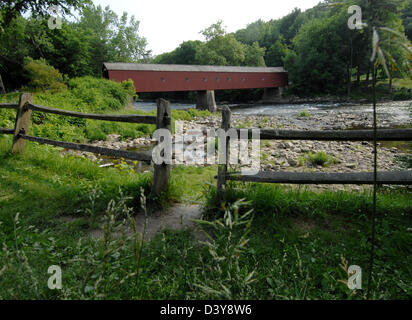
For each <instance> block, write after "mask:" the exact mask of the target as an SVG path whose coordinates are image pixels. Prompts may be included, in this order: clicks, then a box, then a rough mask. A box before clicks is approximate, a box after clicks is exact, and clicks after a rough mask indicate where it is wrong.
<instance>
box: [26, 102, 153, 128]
mask: <svg viewBox="0 0 412 320" xmlns="http://www.w3.org/2000/svg"><path fill="white" fill-rule="evenodd" d="M25 108H26V109H30V110H33V111H40V112H45V113H53V114H57V115H61V116H68V117H76V118H84V119H92V120H106V121H116V122H129V123H144V124H156V117H155V116H142V115H108V114H93V113H80V112H75V111H67V110H62V109H53V108H48V107H43V106H39V105H36V104H31V103H29V104H27V105H26V107H25Z"/></svg>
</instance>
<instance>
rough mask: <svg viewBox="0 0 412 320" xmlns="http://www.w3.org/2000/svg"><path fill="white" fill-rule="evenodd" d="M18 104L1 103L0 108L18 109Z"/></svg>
mask: <svg viewBox="0 0 412 320" xmlns="http://www.w3.org/2000/svg"><path fill="white" fill-rule="evenodd" d="M18 107H19V105H18V104H15V103H0V109H17V108H18Z"/></svg>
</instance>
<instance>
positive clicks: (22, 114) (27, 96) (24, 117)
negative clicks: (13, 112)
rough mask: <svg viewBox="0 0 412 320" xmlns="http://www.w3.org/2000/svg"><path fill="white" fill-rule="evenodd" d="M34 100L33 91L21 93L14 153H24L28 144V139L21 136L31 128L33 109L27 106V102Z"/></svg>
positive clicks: (15, 130) (15, 128) (15, 127)
mask: <svg viewBox="0 0 412 320" xmlns="http://www.w3.org/2000/svg"><path fill="white" fill-rule="evenodd" d="M32 102H33V95H32V94H31V93H22V94H21V95H20V101H19V107H18V109H17V116H16V124H15V126H14V137H13V146H12V152H13V153H23V152H24V148H25V146H26V140H24V139H22V138H20V133H24V134H27V133H28V132H29V128H30V116H31V110H30V109H28V108H26V104H27V103H32Z"/></svg>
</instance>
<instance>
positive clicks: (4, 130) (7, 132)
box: [0, 128, 14, 134]
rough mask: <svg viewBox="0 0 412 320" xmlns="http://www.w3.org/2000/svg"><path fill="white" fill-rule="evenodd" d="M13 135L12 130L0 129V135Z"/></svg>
mask: <svg viewBox="0 0 412 320" xmlns="http://www.w3.org/2000/svg"><path fill="white" fill-rule="evenodd" d="M13 133H14V130H13V129H7V128H0V134H13Z"/></svg>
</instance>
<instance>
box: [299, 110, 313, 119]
mask: <svg viewBox="0 0 412 320" xmlns="http://www.w3.org/2000/svg"><path fill="white" fill-rule="evenodd" d="M311 116H312V115H311V114H310V112H309V111H307V110H303V111H302V112H301V113H299V117H302V118H309V117H311Z"/></svg>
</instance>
